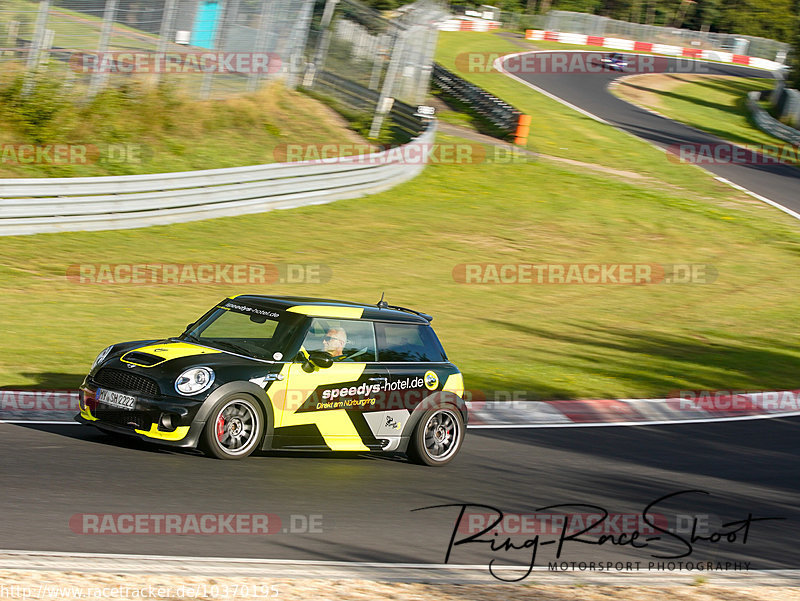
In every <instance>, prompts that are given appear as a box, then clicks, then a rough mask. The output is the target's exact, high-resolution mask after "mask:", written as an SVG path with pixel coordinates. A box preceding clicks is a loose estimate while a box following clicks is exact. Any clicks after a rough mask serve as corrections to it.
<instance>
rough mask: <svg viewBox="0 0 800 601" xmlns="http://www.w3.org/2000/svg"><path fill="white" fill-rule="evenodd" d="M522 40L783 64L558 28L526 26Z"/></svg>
mask: <svg viewBox="0 0 800 601" xmlns="http://www.w3.org/2000/svg"><path fill="white" fill-rule="evenodd" d="M525 39H526V40H547V41H549V42H559V43H561V44H579V45H581V46H597V47H598V48H611V49H613V50H626V51H628V52H650V53H652V54H663V55H665V56H675V57H683V58H699V59H704V60H710V61H718V62H722V63H733V64H736V65H743V66H746V67H755V68H756V69H767V70H769V71H774V70H775V69H782V68H784V67H785V65H784V64H783V63H779V62H777V61H771V60H768V59H765V58H758V57H755V56H747V55H744V54H733V53H732V52H723V51H721V50H704V49H702V48H686V47H683V46H672V45H669V44H655V43H652V42H637V41H635V40H625V39H622V38H613V37H603V36H596V35H586V34H583V33H564V32H561V31H544V30H541V29H528V30H526V31H525Z"/></svg>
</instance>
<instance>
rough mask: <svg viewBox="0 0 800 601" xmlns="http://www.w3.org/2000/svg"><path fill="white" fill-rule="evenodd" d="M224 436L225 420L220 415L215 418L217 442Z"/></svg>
mask: <svg viewBox="0 0 800 601" xmlns="http://www.w3.org/2000/svg"><path fill="white" fill-rule="evenodd" d="M224 435H225V418H224V417H222V416H221V415H220V416H219V417H218V418H217V440H222V437H223V436H224Z"/></svg>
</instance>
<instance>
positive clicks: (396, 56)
mask: <svg viewBox="0 0 800 601" xmlns="http://www.w3.org/2000/svg"><path fill="white" fill-rule="evenodd" d="M447 14H448V13H447V11H446V10H445V8H444V6H443V5H441V4H439V3H438V2H436V1H434V0H418V1H417V2H414V3H413V4H409V5H407V6H404V7H402V8H400V9H398V10H396V11H393V12H391V13H388V14H387V13H381V12H379V11H376V10H374V9H372V8H369V7H367V6H365V5H363V4H361V3H360V2H358V1H357V0H327V2H326V5H325V11H324V13H323V15H322V18H321V19H320V21H319V23H315V24H314V26H312V30H311V32H310V35H309V40H310V43H309V47H308V52H307V59H308V61H309V64H308V68H307V69H306V75H305V77H304V78H303V85H304V86H306V87H308V88H311V89H313V90H316V91H318V92H320V93H324V94H330V95H332V96H334V97H335V98H336V99H337V100H339V101H340V102H342V103H344V104H346V105H347V106H349V107H351V108H354V109H356V110H359V111H364V112H368V113H374V118H373V119H372V123H371V128H370V137H376V136H378V134H379V133H380V131H381V127H382V126H383V122H384V118H385V116H386V115H387V114H388V112H389V111H390V110H391V107H392V103H393V102H394V101H395V100H397V101H401V102H404V103H406V104H408V105H412V106H413V105H420V104H423V103H424V101H425V97H426V96H427V94H428V87H429V83H430V77H431V70H432V65H433V55H434V53H435V50H436V42H437V39H438V35H439V30H438V22H439V21H441V20H444V19H445V18H446V17H447ZM337 82H338V83H337ZM353 90H362V91H364V93H363V94H361V93H360V92H359V93H358V94H356V95H355V96H354V94H353ZM359 94H360V96H359Z"/></svg>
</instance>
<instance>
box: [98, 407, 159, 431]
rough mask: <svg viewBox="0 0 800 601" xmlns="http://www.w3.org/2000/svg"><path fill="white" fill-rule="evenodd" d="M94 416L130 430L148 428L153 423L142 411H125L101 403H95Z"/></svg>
mask: <svg viewBox="0 0 800 601" xmlns="http://www.w3.org/2000/svg"><path fill="white" fill-rule="evenodd" d="M94 416H95V417H96V418H97V419H98V420H100V421H102V422H106V423H108V424H114V425H115V426H122V427H123V428H130V429H131V430H149V429H150V424H152V423H153V422H152V420H151V419H150V418H149V417H148V415H147V413H145V412H144V411H125V410H120V409H116V408H114V407H108V406H106V405H103V404H102V403H98V404H97V408H96V409H95V411H94Z"/></svg>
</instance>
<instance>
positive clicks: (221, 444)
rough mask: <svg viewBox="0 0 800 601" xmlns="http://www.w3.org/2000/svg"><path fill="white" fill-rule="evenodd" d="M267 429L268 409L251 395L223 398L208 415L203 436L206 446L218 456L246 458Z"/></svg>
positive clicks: (203, 444) (203, 442)
mask: <svg viewBox="0 0 800 601" xmlns="http://www.w3.org/2000/svg"><path fill="white" fill-rule="evenodd" d="M263 433H264V412H263V411H262V409H261V405H259V403H258V402H257V401H256V400H255V399H253V398H251V397H248V396H247V395H237V396H234V397H228V398H227V399H221V400H220V401H218V402H217V404H216V405H214V408H213V409H212V410H211V413H210V414H209V415H208V421H207V422H206V427H205V429H204V430H203V434H202V437H201V443H202V444H201V446H202V448H203V450H204V451H205V452H206V453H207V454H209V455H213V456H214V457H216V458H217V459H243V458H244V457H247V456H248V455H250V453H252V452H253V451H254V450H255V449H256V447H257V446H258V443H259V441H260V440H261V438H262V435H263Z"/></svg>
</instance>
